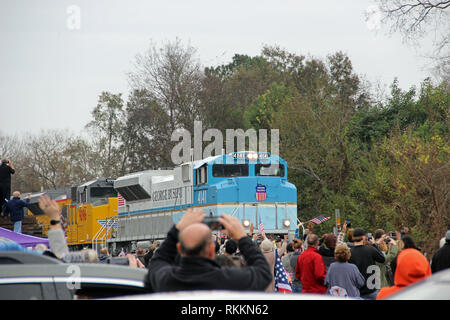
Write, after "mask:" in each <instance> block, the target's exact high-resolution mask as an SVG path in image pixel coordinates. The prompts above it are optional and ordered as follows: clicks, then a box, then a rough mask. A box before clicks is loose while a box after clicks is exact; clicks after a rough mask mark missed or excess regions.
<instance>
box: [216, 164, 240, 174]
mask: <svg viewBox="0 0 450 320" xmlns="http://www.w3.org/2000/svg"><path fill="white" fill-rule="evenodd" d="M247 176H248V164H215V165H213V177H247Z"/></svg>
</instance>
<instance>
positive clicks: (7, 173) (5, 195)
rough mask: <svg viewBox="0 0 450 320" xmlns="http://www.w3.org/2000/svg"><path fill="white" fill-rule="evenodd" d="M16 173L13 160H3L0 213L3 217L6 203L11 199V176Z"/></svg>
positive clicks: (0, 174) (0, 176)
mask: <svg viewBox="0 0 450 320" xmlns="http://www.w3.org/2000/svg"><path fill="white" fill-rule="evenodd" d="M14 172H15V170H14V165H13V164H12V162H11V160H8V159H2V163H1V164H0V213H1V214H2V215H3V212H2V211H3V209H5V208H4V206H5V204H6V201H8V200H9V198H10V197H11V175H12V174H14ZM5 199H6V201H5Z"/></svg>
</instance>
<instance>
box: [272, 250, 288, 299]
mask: <svg viewBox="0 0 450 320" xmlns="http://www.w3.org/2000/svg"><path fill="white" fill-rule="evenodd" d="M274 273H275V291H278V292H283V293H292V288H291V285H290V284H289V280H288V275H287V272H286V270H285V269H284V266H283V263H282V262H281V259H280V257H279V256H278V250H275V270H274Z"/></svg>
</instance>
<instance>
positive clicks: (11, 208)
mask: <svg viewBox="0 0 450 320" xmlns="http://www.w3.org/2000/svg"><path fill="white" fill-rule="evenodd" d="M20 197H21V195H20V192H19V191H14V193H13V198H12V199H11V200H9V201H8V202H7V203H6V212H7V213H9V215H10V219H11V222H12V223H13V224H14V232H16V233H22V221H23V218H24V212H23V208H25V207H28V205H29V204H30V195H28V196H27V199H26V201H23V200H21V199H20Z"/></svg>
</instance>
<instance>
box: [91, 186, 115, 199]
mask: <svg viewBox="0 0 450 320" xmlns="http://www.w3.org/2000/svg"><path fill="white" fill-rule="evenodd" d="M91 197H92V198H110V197H117V191H116V190H115V189H114V188H112V187H107V188H105V187H92V188H91Z"/></svg>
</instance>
